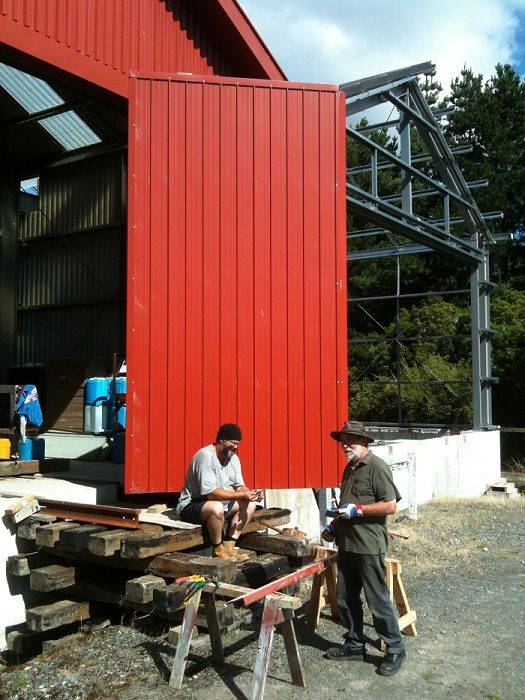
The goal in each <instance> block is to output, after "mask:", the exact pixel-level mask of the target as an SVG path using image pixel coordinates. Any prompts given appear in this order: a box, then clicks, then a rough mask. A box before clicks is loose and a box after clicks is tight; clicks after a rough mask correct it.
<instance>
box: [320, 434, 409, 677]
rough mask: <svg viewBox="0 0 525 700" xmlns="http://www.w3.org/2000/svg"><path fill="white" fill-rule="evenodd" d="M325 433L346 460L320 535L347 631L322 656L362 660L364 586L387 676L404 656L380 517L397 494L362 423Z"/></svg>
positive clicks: (391, 510) (389, 509) (383, 523)
mask: <svg viewBox="0 0 525 700" xmlns="http://www.w3.org/2000/svg"><path fill="white" fill-rule="evenodd" d="M330 435H331V437H333V438H334V440H337V441H338V442H339V443H340V445H341V447H342V448H343V450H344V453H345V456H346V458H347V460H348V464H347V465H346V467H345V470H344V472H343V478H342V481H341V497H340V503H341V505H340V506H339V508H338V514H337V516H336V518H335V520H334V521H333V522H332V530H331V531H330V528H329V529H328V532H327V531H326V530H325V532H324V533H323V537H324V539H326V540H328V541H333V540H334V538H335V540H336V543H337V547H338V554H337V569H338V574H337V602H338V604H339V608H340V610H341V615H342V618H343V621H344V623H345V625H346V627H347V629H348V631H347V632H346V633H345V635H344V637H345V642H344V643H343V644H342V645H341V646H339V647H333V648H331V649H328V651H327V653H326V656H327V658H329V659H358V658H363V659H364V658H366V649H365V639H364V636H363V603H362V601H361V591H362V590H364V593H365V598H366V602H367V604H368V607H369V608H370V612H371V613H372V619H373V622H374V628H375V630H376V632H377V634H378V635H379V636H380V637H381V639H382V640H383V641H384V643H385V645H386V655H385V657H384V658H383V661H382V663H381V665H380V666H379V668H378V669H377V672H378V673H379V674H380V675H382V676H391V675H393V674H394V673H396V672H397V671H398V670H399V668H400V666H401V664H402V663H403V661H404V659H405V657H406V651H405V646H404V644H403V640H402V639H401V633H400V630H399V625H398V622H397V616H396V614H395V611H394V607H393V605H392V602H391V600H390V594H389V591H388V587H387V585H386V580H385V576H386V566H385V554H386V551H387V547H388V534H387V528H386V516H387V515H391V514H393V513H395V512H396V509H397V502H398V501H400V500H401V495H400V493H399V491H398V490H397V488H396V487H395V485H394V482H393V480H392V474H391V472H390V468H389V467H388V465H387V464H386V463H385V462H384V461H383V460H382V459H380V458H379V457H377V456H376V455H374V454H373V453H372V452H370V450H369V449H368V446H369V444H370V443H371V442H373V438H371V437H369V435H368V434H367V433H366V430H365V426H364V424H363V423H360V422H358V421H347V422H346V423H345V424H344V426H343V427H342V428H341V430H336V431H334V432H332V433H330Z"/></svg>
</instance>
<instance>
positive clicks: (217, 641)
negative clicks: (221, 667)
mask: <svg viewBox="0 0 525 700" xmlns="http://www.w3.org/2000/svg"><path fill="white" fill-rule="evenodd" d="M203 596H204V608H205V610H206V619H207V621H208V634H209V635H210V642H211V651H212V659H213V661H215V663H218V664H223V663H224V649H223V648H222V639H221V629H220V625H219V618H218V616H217V608H216V603H215V593H204V594H203Z"/></svg>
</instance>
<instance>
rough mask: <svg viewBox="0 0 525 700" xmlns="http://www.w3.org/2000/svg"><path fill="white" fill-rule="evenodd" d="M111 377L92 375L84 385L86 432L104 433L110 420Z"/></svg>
mask: <svg viewBox="0 0 525 700" xmlns="http://www.w3.org/2000/svg"><path fill="white" fill-rule="evenodd" d="M110 384H111V379H110V378H109V377H92V378H91V379H86V383H85V385H84V432H85V433H95V434H98V433H104V432H106V430H107V429H108V421H109V415H110V411H109V401H110V396H109V391H110Z"/></svg>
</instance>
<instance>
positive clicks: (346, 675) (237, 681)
mask: <svg viewBox="0 0 525 700" xmlns="http://www.w3.org/2000/svg"><path fill="white" fill-rule="evenodd" d="M524 515H525V503H524V499H523V497H521V498H519V499H516V500H512V501H501V500H497V501H494V500H488V499H487V498H480V499H476V500H474V501H466V500H447V501H434V502H432V503H430V504H428V505H426V506H423V507H422V508H420V513H419V518H418V520H417V521H416V522H412V521H407V520H401V521H398V522H392V523H391V525H390V527H391V529H392V530H395V531H397V532H399V533H402V534H406V535H408V537H409V539H407V540H404V539H399V538H395V539H393V540H392V552H391V556H396V557H398V558H399V559H400V560H401V562H402V566H403V573H402V579H403V583H404V586H405V589H406V593H407V596H408V599H409V602H410V605H411V607H412V608H413V609H415V610H416V613H417V623H416V627H417V636H416V637H408V636H406V637H405V641H406V645H407V652H408V658H407V661H406V663H405V664H404V665H403V667H402V668H401V670H400V671H399V673H398V674H397V675H395V676H393V677H389V678H384V677H382V676H379V675H377V674H376V668H377V664H378V663H379V661H380V659H381V656H382V655H381V653H380V652H379V650H378V645H377V640H376V636H375V633H374V630H373V628H372V627H371V626H370V625H368V627H367V634H368V635H369V639H370V643H369V646H368V659H367V662H366V663H363V662H362V661H357V660H352V661H331V660H328V659H326V658H325V657H324V652H325V651H326V649H327V648H328V647H329V646H332V645H333V644H334V643H339V642H340V641H341V635H342V633H343V631H344V630H343V629H342V627H341V626H340V624H339V622H338V621H335V620H332V619H331V618H330V615H329V608H326V609H325V610H324V611H323V615H322V618H321V622H320V625H319V627H318V629H317V630H316V632H315V633H310V632H308V630H307V629H306V625H305V617H304V611H303V610H302V609H301V610H299V611H298V615H297V619H296V621H295V629H296V634H297V638H298V641H299V644H300V654H301V660H302V663H303V667H304V671H305V676H306V683H307V687H306V689H302V688H297V687H295V686H293V685H292V683H291V678H290V673H289V669H288V665H287V659H286V653H285V651H284V644H283V640H282V637H281V636H280V634H276V636H275V640H274V645H273V650H272V657H271V662H270V670H269V674H268V678H267V682H266V691H265V698H266V699H267V700H271V699H273V698H275V699H277V698H278V699H279V700H281V699H282V698H283V697H286V698H287V699H289V700H292V699H295V698H302V699H307V698H324V697H330V696H333V695H339V694H341V697H342V696H344V695H351V696H352V697H366V698H367V699H370V700H374V699H378V700H382V699H383V698H384V699H385V700H402V699H403V700H404V699H406V698H421V697H427V698H436V699H441V698H447V699H449V698H468V699H470V698H486V699H487V700H518V698H519V699H520V700H521V698H523V697H524V688H525V644H524V640H525V634H524V633H525V595H524V592H525V518H524ZM301 593H302V595H303V596H304V599H305V600H306V599H307V597H308V588H307V587H306V586H303V587H302V589H301ZM259 628H260V625H259V623H258V622H254V623H252V624H251V625H250V626H249V627H248V628H247V629H243V630H238V631H235V632H232V633H230V634H228V635H227V636H226V637H225V639H224V645H225V653H226V663H225V664H224V665H222V666H214V665H212V664H211V663H210V662H209V646H205V647H202V648H201V649H197V650H195V651H194V652H193V653H192V654H191V655H190V658H189V661H188V665H187V668H186V674H185V678H184V682H183V687H182V689H181V690H180V691H177V692H170V691H169V690H168V687H167V682H168V678H169V673H170V670H171V665H172V661H173V654H174V647H172V646H171V645H169V644H167V642H166V639H165V637H164V638H163V637H159V636H156V637H153V636H148V635H146V634H144V632H141V631H140V630H138V629H133V628H131V627H122V626H120V625H112V626H110V627H107V628H105V629H102V630H99V631H97V632H92V633H90V634H83V635H79V636H78V637H76V638H75V639H74V640H71V641H70V642H68V643H67V645H65V646H64V647H62V648H58V649H55V650H52V651H50V652H48V653H46V654H43V655H41V656H39V657H36V658H35V659H32V660H31V661H29V662H27V663H26V664H23V665H20V666H7V667H5V669H4V671H3V672H2V673H0V697H1V698H6V699H8V700H33V699H35V698H51V699H53V700H62V699H63V700H66V699H67V700H72V699H73V698H78V699H79V700H89V699H95V698H108V699H116V698H119V699H120V700H139V698H140V700H164V698H178V697H181V698H195V699H202V700H211V699H212V698H214V699H215V698H229V697H232V698H238V699H240V700H244V699H247V698H250V697H251V685H252V679H253V676H252V668H253V663H254V660H255V654H256V649H257V640H258V633H259Z"/></svg>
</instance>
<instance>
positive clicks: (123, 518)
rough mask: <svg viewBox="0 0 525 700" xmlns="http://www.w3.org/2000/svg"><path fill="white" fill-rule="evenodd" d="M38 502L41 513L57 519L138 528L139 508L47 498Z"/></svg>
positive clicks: (131, 528)
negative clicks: (54, 516)
mask: <svg viewBox="0 0 525 700" xmlns="http://www.w3.org/2000/svg"><path fill="white" fill-rule="evenodd" d="M38 502H39V504H40V505H41V506H43V508H42V510H43V512H45V513H46V514H47V515H56V516H57V517H58V518H65V519H70V520H80V521H81V522H85V523H94V524H96V525H113V526H115V527H120V528H128V529H130V530H137V529H138V528H139V527H140V523H139V514H140V509H139V508H119V507H117V506H97V505H94V504H91V503H69V502H68V501H52V500H49V499H47V498H39V499H38Z"/></svg>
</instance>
